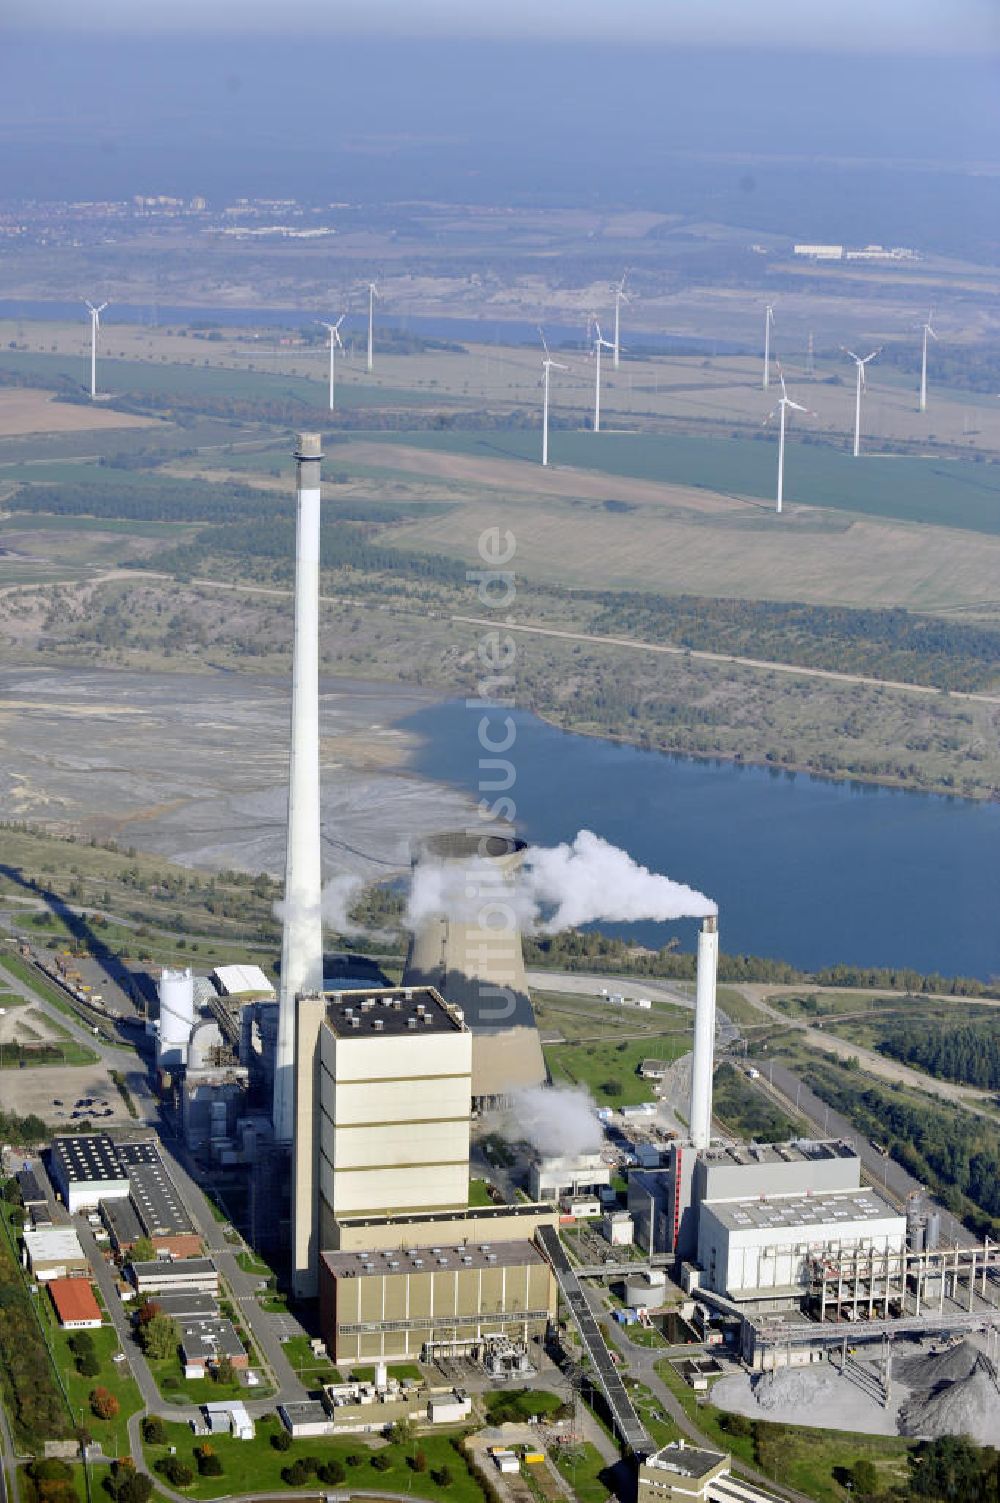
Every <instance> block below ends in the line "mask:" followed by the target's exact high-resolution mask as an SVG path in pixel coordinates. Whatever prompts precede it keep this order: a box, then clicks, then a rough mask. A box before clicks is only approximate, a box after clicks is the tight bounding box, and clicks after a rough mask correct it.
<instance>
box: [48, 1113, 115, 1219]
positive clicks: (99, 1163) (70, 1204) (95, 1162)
mask: <svg viewBox="0 0 1000 1503" xmlns="http://www.w3.org/2000/svg"><path fill="white" fill-rule="evenodd" d="M51 1178H52V1182H53V1184H54V1185H55V1187H56V1189H57V1190H58V1192H59V1194H60V1195H61V1196H62V1199H63V1203H64V1204H65V1206H66V1209H67V1210H68V1211H69V1212H70V1214H71V1215H75V1214H76V1212H77V1211H92V1210H95V1209H96V1208H97V1206H98V1204H99V1203H100V1201H102V1200H116V1199H124V1198H125V1196H127V1195H128V1168H127V1166H126V1164H125V1163H124V1162H123V1160H122V1158H121V1155H120V1154H119V1152H118V1150H117V1148H116V1146H115V1144H114V1143H113V1142H112V1141H111V1139H110V1138H109V1137H108V1135H107V1134H106V1133H73V1134H71V1135H68V1136H65V1137H58V1138H54V1139H53V1141H52V1156H51Z"/></svg>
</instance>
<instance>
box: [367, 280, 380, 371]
mask: <svg viewBox="0 0 1000 1503" xmlns="http://www.w3.org/2000/svg"><path fill="white" fill-rule="evenodd" d="M378 296H379V290H378V288H377V287H376V286H375V283H374V282H369V283H368V374H369V375H371V370H372V366H373V364H374V363H375V299H376V298H377V297H378Z"/></svg>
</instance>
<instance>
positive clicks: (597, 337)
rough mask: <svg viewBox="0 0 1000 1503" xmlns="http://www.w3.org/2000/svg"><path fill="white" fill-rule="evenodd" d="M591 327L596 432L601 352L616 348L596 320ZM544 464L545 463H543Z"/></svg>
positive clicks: (598, 419)
mask: <svg viewBox="0 0 1000 1503" xmlns="http://www.w3.org/2000/svg"><path fill="white" fill-rule="evenodd" d="M591 327H592V328H593V330H594V361H595V365H596V369H597V375H596V379H595V382H594V432H595V433H600V431H601V350H602V349H604V350H615V352H616V353H617V349H616V346H615V345H614V344H613V343H612V341H611V340H610V339H605V338H604V337H603V336H602V334H601V326H600V324H599V323H598V322H597V319H596V318H592V319H591ZM543 463H544V461H543Z"/></svg>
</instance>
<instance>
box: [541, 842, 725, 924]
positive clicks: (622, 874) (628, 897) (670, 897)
mask: <svg viewBox="0 0 1000 1503" xmlns="http://www.w3.org/2000/svg"><path fill="white" fill-rule="evenodd" d="M525 866H526V868H527V880H528V883H529V886H530V887H531V888H532V889H533V891H534V895H535V900H536V902H537V903H538V904H539V906H540V907H546V908H547V907H552V908H554V909H555V912H554V913H553V914H552V915H551V916H550V917H549V918H548V919H547V920H546V922H545V923H544V924H543V925H542V928H543V929H544V930H545V931H546V932H547V933H549V934H554V933H556V932H557V931H558V930H560V929H575V928H576V927H577V926H578V925H580V924H589V923H592V922H593V921H594V920H595V919H612V920H617V921H618V922H621V923H632V922H634V921H636V920H638V919H653V920H658V921H660V922H663V921H665V920H667V919H679V918H707V917H708V916H709V915H711V914H714V913H717V912H718V909H717V908H716V905H715V904H714V903H713V902H712V900H711V899H710V898H706V897H705V895H704V893H700V892H696V891H695V889H694V888H693V887H686V886H685V885H684V883H683V882H674V881H672V880H671V878H670V877H665V876H662V875H660V874H659V873H657V872H651V871H650V870H649V868H648V867H647V866H640V865H639V863H638V862H637V861H634V860H633V859H632V857H631V856H630V855H629V854H628V852H627V851H622V850H619V848H618V847H617V846H614V845H611V844H610V843H609V842H608V841H607V840H602V839H601V837H600V836H599V835H595V834H594V832H593V831H592V830H581V831H580V833H579V835H577V837H576V839H575V840H574V841H573V842H572V844H571V845H567V844H565V843H564V844H563V845H557V846H554V847H552V848H551V849H545V848H544V847H538V848H536V849H533V850H529V852H528V854H527V857H526V858H525Z"/></svg>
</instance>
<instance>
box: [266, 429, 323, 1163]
mask: <svg viewBox="0 0 1000 1503" xmlns="http://www.w3.org/2000/svg"><path fill="white" fill-rule="evenodd" d="M295 459H296V461H297V465H298V477H297V481H296V508H295V511H296V523H295V609H294V635H293V639H292V724H291V756H290V759H289V768H288V837H287V845H286V849H285V897H284V918H283V924H282V934H281V981H280V986H279V992H278V1045H277V1053H276V1056H275V1064H274V1104H273V1113H272V1115H273V1120H274V1136H275V1141H276V1142H278V1143H290V1142H291V1141H292V1139H293V1137H294V1130H295V1101H294V1097H295V999H296V997H297V996H298V995H299V994H300V993H301V992H308V991H320V990H322V986H323V921H322V916H321V907H322V867H321V861H320V805H319V550H320V464H321V462H322V459H323V455H322V452H321V449H320V436H319V434H318V433H300V434H299V443H298V448H297V449H296V451H295Z"/></svg>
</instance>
